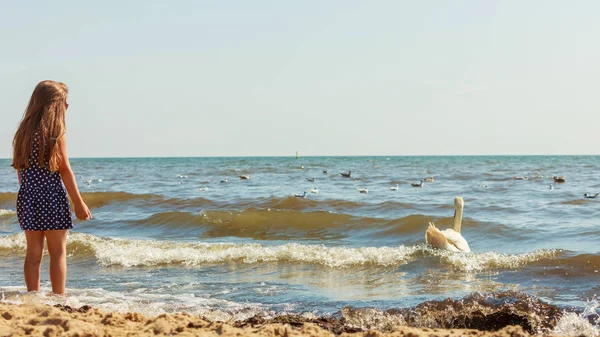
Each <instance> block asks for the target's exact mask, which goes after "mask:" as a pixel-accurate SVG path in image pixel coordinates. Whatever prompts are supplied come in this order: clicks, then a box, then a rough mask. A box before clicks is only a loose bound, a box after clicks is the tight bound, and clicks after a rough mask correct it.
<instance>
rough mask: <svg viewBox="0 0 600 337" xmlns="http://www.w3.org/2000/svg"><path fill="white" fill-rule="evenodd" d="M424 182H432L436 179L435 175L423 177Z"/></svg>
mask: <svg viewBox="0 0 600 337" xmlns="http://www.w3.org/2000/svg"><path fill="white" fill-rule="evenodd" d="M423 181H424V182H426V183H432V182H433V181H434V179H433V177H427V178H424V179H423Z"/></svg>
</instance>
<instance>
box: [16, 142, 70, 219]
mask: <svg viewBox="0 0 600 337" xmlns="http://www.w3.org/2000/svg"><path fill="white" fill-rule="evenodd" d="M38 148H39V142H38V138H37V137H35V140H34V145H33V150H32V153H31V157H30V158H35V159H34V160H32V159H29V167H28V168H26V169H22V170H20V173H21V188H20V189H19V194H18V197H17V216H18V218H19V224H20V225H21V229H22V230H26V231H48V230H59V229H71V228H73V220H72V219H71V208H70V205H69V199H68V198H67V192H66V191H65V188H64V186H63V183H62V179H61V178H60V174H59V173H58V172H51V171H50V170H49V169H47V168H43V167H39V166H38V164H37V156H38Z"/></svg>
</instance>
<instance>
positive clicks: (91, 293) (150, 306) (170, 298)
mask: <svg viewBox="0 0 600 337" xmlns="http://www.w3.org/2000/svg"><path fill="white" fill-rule="evenodd" d="M0 293H1V294H2V295H1V296H0V298H1V300H0V302H5V303H12V304H34V303H35V304H46V305H56V304H62V305H68V306H71V307H73V308H79V307H81V306H83V305H89V306H92V307H94V308H98V309H101V310H103V311H105V312H123V313H124V312H139V313H141V314H143V315H144V316H146V317H152V316H156V315H160V314H163V313H174V312H187V313H189V314H191V315H198V316H204V317H206V318H207V319H210V320H212V321H224V322H226V321H237V320H244V319H247V318H250V317H252V316H254V315H256V314H259V313H260V314H265V313H266V312H267V311H266V309H265V307H264V306H263V305H261V304H258V303H252V302H245V303H237V302H233V301H227V300H222V299H217V298H211V297H199V296H197V295H194V294H185V293H184V294H167V293H162V294H160V293H153V292H150V291H148V290H147V289H144V291H141V292H114V291H107V290H104V289H100V288H89V289H74V288H68V289H67V294H68V295H67V296H66V297H61V296H53V295H51V294H50V293H51V289H50V288H47V287H42V289H41V291H40V292H37V293H27V292H25V288H24V287H4V288H0ZM271 314H272V315H274V313H271Z"/></svg>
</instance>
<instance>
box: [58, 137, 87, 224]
mask: <svg viewBox="0 0 600 337" xmlns="http://www.w3.org/2000/svg"><path fill="white" fill-rule="evenodd" d="M58 147H59V153H60V156H61V160H60V164H59V166H58V172H59V173H60V176H61V177H62V180H63V183H64V184H65V188H66V189H67V192H68V193H69V197H71V200H72V201H73V205H74V206H75V215H76V216H77V219H79V220H87V219H91V218H92V214H91V213H90V209H89V208H88V207H87V205H86V204H85V202H83V198H82V197H81V194H80V193H79V189H78V188H77V180H75V175H74V174H73V170H71V163H70V162H69V156H68V155H67V142H66V139H65V137H62V138H61V139H60V140H59V141H58Z"/></svg>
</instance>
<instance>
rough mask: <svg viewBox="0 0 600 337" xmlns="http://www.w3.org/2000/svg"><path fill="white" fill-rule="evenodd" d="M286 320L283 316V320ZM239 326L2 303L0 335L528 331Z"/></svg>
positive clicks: (516, 330) (511, 331)
mask: <svg viewBox="0 0 600 337" xmlns="http://www.w3.org/2000/svg"><path fill="white" fill-rule="evenodd" d="M280 320H281V319H280ZM243 325H244V326H242V327H234V326H231V325H228V324H225V323H218V322H208V321H205V320H203V319H202V318H201V317H197V316H192V315H188V314H186V313H177V314H163V315H159V316H156V317H151V318H146V317H144V316H143V315H141V314H139V313H135V312H129V313H105V312H103V311H101V310H98V309H94V308H91V307H87V306H84V307H81V308H79V309H73V308H70V307H51V306H47V305H37V304H35V305H15V304H5V303H1V304H0V336H2V337H5V336H10V337H17V336H48V337H51V336H57V337H58V336H365V337H366V336H413V337H420V336H423V337H425V336H427V337H433V336H444V337H450V336H502V337H503V336H507V337H508V336H512V337H518V336H529V334H528V333H527V332H524V331H523V329H522V328H521V327H519V326H508V327H505V328H503V329H501V330H499V331H495V332H489V331H479V330H467V329H427V328H410V327H402V326H399V327H394V328H393V329H392V330H391V331H389V332H379V331H375V330H369V331H358V332H353V333H352V332H350V333H349V332H341V333H334V332H332V330H333V331H335V329H336V327H335V326H331V325H330V324H327V323H326V322H319V321H315V322H314V323H297V322H296V323H294V322H292V323H291V324H287V323H261V322H255V323H253V324H248V323H245V324H243Z"/></svg>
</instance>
